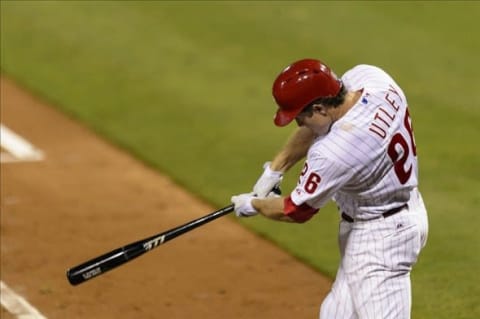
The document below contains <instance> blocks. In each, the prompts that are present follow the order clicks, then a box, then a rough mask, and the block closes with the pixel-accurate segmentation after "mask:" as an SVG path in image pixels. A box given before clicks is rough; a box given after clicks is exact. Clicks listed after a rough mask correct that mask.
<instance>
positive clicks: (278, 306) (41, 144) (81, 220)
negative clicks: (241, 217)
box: [0, 77, 331, 319]
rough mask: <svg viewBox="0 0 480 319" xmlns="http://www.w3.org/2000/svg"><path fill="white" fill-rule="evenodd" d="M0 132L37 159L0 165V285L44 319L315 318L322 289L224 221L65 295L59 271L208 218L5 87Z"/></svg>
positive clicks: (69, 123) (4, 82)
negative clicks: (23, 142)
mask: <svg viewBox="0 0 480 319" xmlns="http://www.w3.org/2000/svg"><path fill="white" fill-rule="evenodd" d="M1 121H2V124H3V125H5V126H7V127H8V128H10V129H11V130H13V131H15V132H16V133H18V134H20V135H21V136H23V137H25V138H26V139H28V140H29V141H30V142H31V143H32V144H33V145H35V146H36V147H38V148H40V149H41V150H42V151H43V152H44V153H45V155H46V157H45V159H44V160H42V161H37V162H16V163H2V164H1V224H0V231H1V280H2V281H3V282H5V283H6V284H7V285H8V286H9V287H11V288H12V289H13V290H15V291H16V292H17V293H18V294H20V295H22V296H23V297H25V298H26V299H27V300H28V301H29V302H30V303H31V304H32V305H33V306H34V307H35V308H37V309H38V310H39V311H40V312H41V313H42V314H43V315H45V316H46V317H47V318H69V319H74V318H101V319H103V318H105V319H107V318H117V319H118V318H169V319H171V318H222V319H223V318H275V319H281V318H317V317H318V308H319V305H320V303H321V301H322V300H323V298H324V296H325V295H326V293H327V290H328V289H329V287H330V285H331V282H330V280H329V279H326V278H324V277H323V276H321V275H320V274H318V273H317V272H315V271H314V270H312V269H311V268H309V267H308V266H306V265H304V264H302V263H300V262H298V261H296V260H295V259H294V258H292V257H291V256H290V255H288V254H287V253H285V252H284V251H282V250H281V249H279V248H278V247H276V246H275V245H273V244H272V243H270V242H268V241H265V240H263V239H261V238H259V237H258V236H256V235H255V234H253V233H251V232H249V231H248V230H246V229H245V228H243V227H242V226H241V225H239V224H238V223H236V222H235V221H234V219H233V217H222V218H220V219H218V220H216V221H213V222H211V223H209V224H207V225H205V226H202V227H200V228H198V229H195V230H193V231H191V232H189V233H187V234H185V235H182V236H180V237H178V238H176V239H175V240H173V241H171V242H169V243H167V244H165V246H162V247H160V248H158V249H156V250H154V251H152V252H150V253H148V254H146V255H144V256H142V257H140V258H138V259H136V260H133V261H131V262H130V263H127V264H125V265H123V266H122V267H119V268H117V269H115V270H113V271H111V272H109V273H107V274H105V275H103V276H100V277H98V278H95V279H93V280H91V281H89V282H86V283H84V284H82V285H79V286H76V287H72V286H70V284H69V283H68V282H67V280H66V277H65V271H66V269H67V268H69V267H72V266H74V265H76V264H79V263H81V262H84V261H86V260H88V259H90V258H92V257H95V256H97V255H99V254H102V253H104V252H107V251H109V250H112V249H114V248H117V247H119V246H122V245H125V244H127V243H130V242H132V241H135V240H138V239H141V238H144V237H148V236H150V235H154V234H156V233H159V232H161V231H164V230H167V229H170V228H172V227H175V226H178V225H180V224H183V223H185V222H188V221H190V220H192V219H195V218H197V217H200V216H203V215H206V214H208V213H210V212H212V211H214V210H216V209H218V207H212V206H211V205H209V204H207V203H205V202H203V201H201V200H199V199H198V198H196V197H195V196H193V195H191V194H189V193H188V192H186V191H185V190H183V189H181V188H180V187H178V186H177V185H176V184H175V183H173V182H172V181H171V180H170V179H169V178H168V177H165V176H162V175H161V174H159V173H158V172H157V171H155V170H153V169H151V168H149V167H147V166H145V165H144V164H142V163H141V162H139V161H138V160H136V159H135V158H133V157H132V156H130V155H129V154H127V153H125V152H123V151H122V150H120V149H119V148H117V147H115V146H113V145H111V144H110V143H108V142H106V141H104V140H102V139H100V138H99V137H98V136H97V135H95V134H94V133H92V132H91V131H90V130H88V129H87V128H86V127H84V126H82V125H80V124H79V123H77V122H76V121H74V120H72V119H70V118H68V117H67V116H65V115H64V114H62V113H60V112H58V111H57V110H56V109H54V108H53V107H51V106H48V105H46V103H43V102H42V101H40V100H39V99H38V98H37V97H35V96H33V95H31V94H28V93H26V92H25V91H24V90H22V89H21V88H19V87H18V86H17V85H15V83H13V82H12V81H11V80H9V79H7V78H5V77H2V79H1ZM225 200H226V203H225V204H226V205H227V204H229V203H228V199H225ZM1 317H2V318H10V317H11V315H10V314H8V313H7V312H6V310H5V309H2V310H1ZM12 317H13V316H12Z"/></svg>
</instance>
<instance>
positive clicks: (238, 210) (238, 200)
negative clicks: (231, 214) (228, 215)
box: [232, 193, 258, 217]
mask: <svg viewBox="0 0 480 319" xmlns="http://www.w3.org/2000/svg"><path fill="white" fill-rule="evenodd" d="M255 197H256V196H255V194H253V193H246V194H240V195H236V196H232V203H233V204H234V205H235V215H237V217H250V216H255V215H257V214H258V212H257V210H256V209H255V208H254V207H253V206H252V199H253V198H255Z"/></svg>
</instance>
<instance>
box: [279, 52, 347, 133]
mask: <svg viewBox="0 0 480 319" xmlns="http://www.w3.org/2000/svg"><path fill="white" fill-rule="evenodd" d="M341 87H342V82H341V81H340V80H339V79H338V78H337V76H336V75H335V73H333V72H332V70H330V68H329V67H328V66H327V65H325V64H324V63H323V62H321V61H319V60H314V59H304V60H300V61H297V62H294V63H292V64H290V65H289V66H288V67H287V68H286V69H284V70H283V71H282V73H280V74H279V75H278V76H277V78H276V79H275V82H274V83H273V88H272V93H273V97H274V98H275V101H276V102H277V104H278V106H279V109H278V111H277V114H276V115H275V119H274V123H275V125H277V126H285V125H287V124H288V123H290V122H291V121H293V119H294V118H295V117H296V116H297V115H298V114H299V113H300V112H301V111H302V110H303V109H304V108H305V107H306V106H307V105H309V104H310V103H312V102H313V101H315V100H317V99H319V98H322V97H334V96H336V95H337V94H338V92H340V89H341Z"/></svg>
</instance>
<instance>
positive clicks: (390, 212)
mask: <svg viewBox="0 0 480 319" xmlns="http://www.w3.org/2000/svg"><path fill="white" fill-rule="evenodd" d="M407 207H408V205H407V204H404V205H402V206H399V207H396V208H392V209H390V210H387V211H386V212H385V213H383V214H382V216H383V218H387V217H390V216H392V215H395V214H396V213H398V212H400V211H401V210H403V209H404V208H407ZM342 219H343V220H344V221H346V222H349V223H353V222H354V221H355V220H354V219H353V218H352V217H350V216H348V215H347V214H345V213H344V212H342Z"/></svg>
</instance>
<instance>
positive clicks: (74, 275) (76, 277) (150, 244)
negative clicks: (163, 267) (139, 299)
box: [67, 204, 234, 286]
mask: <svg viewBox="0 0 480 319" xmlns="http://www.w3.org/2000/svg"><path fill="white" fill-rule="evenodd" d="M233 210H234V205H233V204H232V205H229V206H226V207H223V208H221V209H219V210H217V211H215V212H213V213H210V214H208V215H206V216H203V217H200V218H198V219H195V220H192V221H190V222H188V223H186V224H183V225H181V226H178V227H175V228H172V229H170V230H167V231H165V232H163V233H160V234H157V235H153V236H151V237H148V238H144V239H142V240H139V241H136V242H133V243H130V244H128V245H126V246H123V247H121V248H117V249H114V250H112V251H110V252H108V253H106V254H103V255H101V256H98V257H95V258H93V259H91V260H89V261H87V262H84V263H82V264H80V265H78V266H75V267H73V268H70V269H68V270H67V278H68V281H69V282H70V284H72V285H74V286H75V285H78V284H80V283H82V282H85V281H87V280H90V279H92V278H95V277H97V276H99V275H101V274H103V273H105V272H107V271H109V270H112V269H114V268H116V267H118V266H121V265H123V264H125V263H126V262H128V261H130V260H132V259H134V258H137V257H139V256H141V255H143V254H144V253H146V252H149V251H150V250H152V249H154V248H156V247H158V246H160V245H162V244H164V243H166V242H167V241H169V240H171V239H173V238H175V237H177V236H180V235H182V234H184V233H186V232H188V231H191V230H192V229H195V228H197V227H199V226H201V225H204V224H206V223H208V222H211V221H212V220H215V219H217V218H219V217H221V216H224V215H226V214H228V213H231V212H232V211H233Z"/></svg>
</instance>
